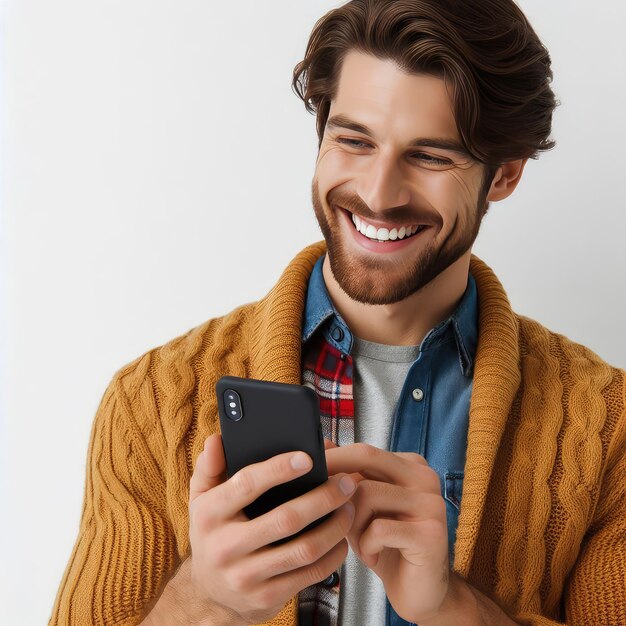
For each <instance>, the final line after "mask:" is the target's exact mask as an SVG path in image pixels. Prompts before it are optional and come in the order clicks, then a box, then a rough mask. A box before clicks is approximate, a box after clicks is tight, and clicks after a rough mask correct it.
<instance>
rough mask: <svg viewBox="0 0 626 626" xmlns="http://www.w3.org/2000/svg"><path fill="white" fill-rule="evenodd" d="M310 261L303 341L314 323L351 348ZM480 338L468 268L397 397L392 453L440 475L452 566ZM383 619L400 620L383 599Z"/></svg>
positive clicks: (390, 625) (318, 267) (393, 625)
mask: <svg viewBox="0 0 626 626" xmlns="http://www.w3.org/2000/svg"><path fill="white" fill-rule="evenodd" d="M324 257H325V255H322V257H320V259H318V261H317V262H316V263H315V266H314V268H313V271H312V274H311V277H310V279H309V288H308V291H307V299H306V303H305V309H304V319H303V332H302V341H303V343H304V342H306V341H308V340H309V339H310V338H311V336H312V335H313V334H314V333H315V331H316V330H317V329H319V330H320V332H322V333H323V334H324V337H325V339H326V341H328V342H329V343H330V344H332V345H333V346H335V347H336V348H337V349H338V350H341V351H342V352H344V353H347V354H350V353H351V348H352V333H351V332H350V329H349V328H348V326H347V324H346V323H345V321H344V320H343V318H342V317H341V315H340V314H339V312H338V311H337V310H336V309H335V306H334V304H333V302H332V300H331V299H330V295H329V293H328V289H327V288H326V283H325V282H324V276H323V273H322V264H323V262H324ZM477 342H478V295H477V290H476V283H475V280H474V277H473V276H472V275H471V273H469V274H468V282H467V287H466V289H465V292H464V294H463V296H462V298H461V300H460V301H459V303H458V305H457V308H456V309H455V311H454V313H452V315H450V317H448V318H447V319H446V320H444V321H442V322H440V323H439V324H437V326H435V327H434V328H432V329H431V330H430V331H429V332H428V333H427V334H426V336H425V337H424V339H423V340H422V342H421V344H420V349H419V354H418V357H417V359H416V360H415V361H414V362H413V364H412V365H411V367H410V369H409V371H408V374H407V376H406V379H405V381H404V385H403V387H402V391H401V393H400V398H399V399H398V402H397V404H396V408H395V411H394V416H393V425H392V431H391V440H390V450H391V451H392V452H417V453H418V454H421V455H422V456H423V457H424V458H425V459H426V461H427V463H428V465H429V466H430V467H431V468H432V469H434V470H435V471H436V472H437V474H438V475H439V480H440V485H441V494H442V496H443V497H444V499H445V503H446V517H447V520H446V521H447V526H448V547H449V559H450V567H452V564H453V562H454V543H455V540H456V528H457V523H458V515H459V508H460V505H461V497H462V495H463V476H464V468H465V450H466V447H467V429H468V423H469V405H470V397H471V392H472V382H473V366H474V355H475V353H476V345H477ZM386 623H387V626H400V625H402V626H404V625H408V624H409V622H407V621H406V620H403V619H402V618H401V617H399V616H398V614H397V613H396V612H395V611H394V609H393V607H392V606H391V605H390V603H389V600H387V620H386Z"/></svg>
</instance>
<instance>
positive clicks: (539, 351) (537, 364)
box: [516, 314, 626, 436]
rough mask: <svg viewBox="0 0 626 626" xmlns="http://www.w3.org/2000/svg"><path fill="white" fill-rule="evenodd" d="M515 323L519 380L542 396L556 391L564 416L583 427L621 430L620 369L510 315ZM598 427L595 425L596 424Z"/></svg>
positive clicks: (625, 394)
mask: <svg viewBox="0 0 626 626" xmlns="http://www.w3.org/2000/svg"><path fill="white" fill-rule="evenodd" d="M516 318H517V320H518V323H519V340H520V366H521V370H522V379H523V380H524V381H525V382H526V383H527V384H530V385H532V384H533V383H536V385H537V388H538V389H539V391H540V393H541V394H542V396H545V398H546V399H547V398H548V395H549V394H548V391H547V390H548V389H552V390H554V389H555V388H558V395H559V396H560V398H561V402H560V404H561V405H562V406H563V407H564V409H565V412H566V414H568V415H569V416H573V415H578V416H580V417H581V418H584V421H585V422H586V423H587V425H589V424H590V423H591V422H592V421H593V418H592V417H591V416H592V415H595V416H600V415H602V416H604V417H603V428H602V430H603V431H604V433H605V434H606V435H609V436H612V434H613V433H617V432H619V431H623V430H624V429H625V428H626V370H624V369H623V368H620V367H617V366H615V365H612V364H610V363H608V362H607V361H606V360H605V359H603V358H602V357H601V356H600V355H598V354H597V353H596V352H594V351H593V350H591V349H590V348H588V347H587V346H585V345H583V344H581V343H578V342H576V341H573V340H572V339H570V338H569V337H567V336H565V335H563V334H561V333H557V332H555V331H553V330H550V329H549V328H547V327H546V326H544V325H543V324H541V323H540V322H538V321H536V320H533V319H531V318H528V317H525V316H523V315H519V314H516ZM597 426H599V424H597Z"/></svg>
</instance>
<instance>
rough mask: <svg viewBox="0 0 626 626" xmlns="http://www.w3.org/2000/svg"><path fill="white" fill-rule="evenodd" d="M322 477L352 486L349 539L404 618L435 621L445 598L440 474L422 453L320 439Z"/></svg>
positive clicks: (445, 557)
mask: <svg viewBox="0 0 626 626" xmlns="http://www.w3.org/2000/svg"><path fill="white" fill-rule="evenodd" d="M324 446H325V448H326V464H327V467H328V475H329V476H332V475H333V474H337V473H338V472H347V473H350V474H352V477H353V478H354V479H355V481H356V482H357V489H356V491H355V492H354V495H353V496H352V498H351V500H352V502H353V503H354V507H355V517H354V522H353V524H352V528H351V529H350V532H349V534H348V536H347V539H348V543H349V544H350V547H351V548H352V550H353V551H354V553H355V554H356V555H357V557H358V558H359V559H360V560H361V561H362V562H363V563H365V565H367V566H368V567H369V568H370V569H372V570H373V571H374V572H375V573H376V574H377V575H378V576H379V577H380V579H381V580H382V581H383V584H384V586H385V592H386V594H387V597H388V598H389V602H390V603H391V605H392V606H393V608H394V609H395V611H396V613H397V614H398V615H399V616H400V617H402V618H403V619H405V620H407V621H410V622H416V623H419V622H420V621H422V620H423V621H426V620H427V619H430V618H432V617H435V616H436V615H437V613H438V611H439V610H440V607H441V606H442V604H443V602H444V599H445V598H446V595H447V593H448V587H449V579H450V566H449V562H448V527H447V522H446V503H445V500H444V499H443V497H442V495H441V487H440V482H439V476H438V474H437V473H436V472H435V470H433V469H432V468H431V467H430V466H429V465H428V463H427V462H426V460H425V459H424V457H423V456H421V455H419V454H417V453H414V452H389V451H387V450H383V449H381V448H377V447H375V446H372V445H369V444H364V443H357V444H350V445H345V446H336V445H335V444H334V443H332V442H331V441H329V440H328V439H325V440H324Z"/></svg>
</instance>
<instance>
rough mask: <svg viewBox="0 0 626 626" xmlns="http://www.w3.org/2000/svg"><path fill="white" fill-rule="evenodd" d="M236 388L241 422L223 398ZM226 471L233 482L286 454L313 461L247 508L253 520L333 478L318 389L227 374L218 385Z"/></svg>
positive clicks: (317, 521) (319, 519)
mask: <svg viewBox="0 0 626 626" xmlns="http://www.w3.org/2000/svg"><path fill="white" fill-rule="evenodd" d="M228 389H234V390H235V391H236V392H237V394H238V395H239V397H240V399H241V418H240V419H239V420H238V421H233V420H232V419H231V418H230V417H229V416H228V415H227V409H226V407H225V402H224V394H225V392H226V391H227V390H228ZM215 391H216V394H217V405H218V409H219V417H220V426H221V431H222V443H223V447H224V454H225V457H226V471H227V474H228V477H229V478H230V477H231V476H233V475H234V474H235V473H236V472H238V471H239V470H240V469H242V468H243V467H245V466H246V465H250V464H251V463H258V462H260V461H265V460H266V459H269V458H270V457H273V456H275V455H277V454H281V453H283V452H291V451H295V450H303V451H304V452H306V453H307V454H308V455H309V456H310V457H311V458H312V459H313V467H312V469H311V470H310V471H309V472H307V473H306V474H304V475H303V476H300V477H298V478H296V479H294V480H291V481H289V482H287V483H282V484H280V485H276V486H275V487H272V488H271V489H269V490H268V491H266V492H265V493H264V494H262V495H261V496H260V497H259V498H257V499H256V500H255V501H254V502H252V503H251V504H249V505H248V506H246V507H244V512H245V513H246V515H247V516H248V517H249V518H250V519H252V518H255V517H258V516H259V515H263V514H264V513H267V512H268V511H271V510H272V509H274V508H275V507H277V506H278V505H280V504H282V503H284V502H287V501H288V500H292V499H293V498H296V497H298V496H300V495H302V494H304V493H306V492H307V491H310V490H311V489H313V488H314V487H317V486H318V485H321V484H322V483H324V482H325V481H326V480H328V471H327V468H326V453H325V451H324V438H323V434H322V425H321V423H320V416H319V400H318V397H317V394H316V393H315V391H313V390H312V389H311V388H309V387H305V386H303V385H291V384H287V383H276V382H269V381H264V380H256V379H253V378H239V377H237V376H223V377H222V378H220V379H219V380H218V381H217V383H216V385H215ZM330 515H331V514H330V513H328V514H326V515H324V516H322V517H320V518H318V519H317V520H314V521H313V522H312V523H311V524H309V525H308V526H306V527H305V528H303V529H302V530H300V531H299V532H297V533H296V534H294V535H291V536H290V537H285V538H284V539H281V540H278V541H276V542H274V544H273V545H277V544H280V543H284V542H285V541H288V540H290V539H293V538H294V537H297V536H299V535H300V534H301V533H303V532H305V531H307V530H309V529H310V528H314V527H315V526H317V525H318V524H321V523H322V522H323V521H324V520H325V519H327V518H328V517H330Z"/></svg>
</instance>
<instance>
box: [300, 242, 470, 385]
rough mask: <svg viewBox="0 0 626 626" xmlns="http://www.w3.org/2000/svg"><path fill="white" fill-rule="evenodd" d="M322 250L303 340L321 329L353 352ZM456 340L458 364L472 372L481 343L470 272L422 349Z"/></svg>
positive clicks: (311, 282)
mask: <svg viewBox="0 0 626 626" xmlns="http://www.w3.org/2000/svg"><path fill="white" fill-rule="evenodd" d="M325 256H326V255H325V254H323V255H322V256H321V257H320V258H319V259H318V260H317V261H316V263H315V265H314V266H313V271H312V272H311V276H310V278H309V284H308V287H307V294H306V303H305V307H304V319H303V325H302V343H306V342H307V341H308V340H309V339H310V338H311V337H312V336H313V334H314V333H315V332H316V331H317V330H318V329H320V332H323V333H324V335H325V337H326V340H327V341H329V343H331V344H332V345H334V346H335V348H337V349H338V350H340V351H342V352H345V353H350V351H351V349H352V343H353V339H352V333H351V332H350V329H349V328H348V325H347V324H346V322H345V321H344V320H343V318H342V317H341V315H340V313H339V311H337V309H336V308H335V305H334V304H333V302H332V300H331V299H330V295H329V293H328V289H327V288H326V282H325V281H324V275H323V273H322V264H323V262H324V257H325ZM452 340H455V341H456V345H457V350H458V355H459V366H460V368H461V372H462V373H463V375H464V376H470V375H471V374H472V369H473V365H474V356H475V354H476V345H477V343H478V292H477V289H476V281H475V280H474V277H473V276H472V274H471V273H469V274H468V281H467V288H466V289H465V293H464V294H463V297H462V298H461V300H460V302H459V304H458V305H457V308H456V309H455V311H454V313H452V315H450V317H449V318H448V319H446V320H444V321H442V322H440V323H439V324H437V326H435V327H434V328H432V329H431V330H430V331H429V332H428V333H427V334H426V336H425V337H424V339H423V340H422V343H421V344H420V352H423V351H425V350H432V349H434V348H436V347H437V346H440V345H441V344H442V343H446V342H447V341H452Z"/></svg>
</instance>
